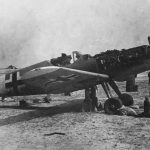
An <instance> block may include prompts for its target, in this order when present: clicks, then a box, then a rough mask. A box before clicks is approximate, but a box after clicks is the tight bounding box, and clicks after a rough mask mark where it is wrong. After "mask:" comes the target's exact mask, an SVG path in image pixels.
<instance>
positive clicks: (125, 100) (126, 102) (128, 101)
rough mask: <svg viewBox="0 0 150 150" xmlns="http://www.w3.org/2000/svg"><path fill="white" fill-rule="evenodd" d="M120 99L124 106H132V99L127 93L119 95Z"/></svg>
mask: <svg viewBox="0 0 150 150" xmlns="http://www.w3.org/2000/svg"><path fill="white" fill-rule="evenodd" d="M120 99H121V101H122V104H123V105H124V106H131V105H133V104H134V101H133V97H132V96H131V95H129V94H127V93H123V94H121V96H120Z"/></svg>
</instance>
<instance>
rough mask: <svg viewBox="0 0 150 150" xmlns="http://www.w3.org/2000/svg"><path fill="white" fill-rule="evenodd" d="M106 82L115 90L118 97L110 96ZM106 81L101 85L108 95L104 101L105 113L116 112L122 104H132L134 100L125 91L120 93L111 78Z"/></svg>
mask: <svg viewBox="0 0 150 150" xmlns="http://www.w3.org/2000/svg"><path fill="white" fill-rule="evenodd" d="M108 83H109V85H110V86H111V87H112V89H113V90H114V91H115V92H116V94H117V95H118V98H114V97H112V95H111V92H110V89H109V86H108ZM108 83H102V87H103V88H104V91H105V93H106V95H107V97H108V100H106V102H105V103H104V110H105V113H107V114H116V113H117V111H118V109H119V108H121V107H122V106H123V105H125V106H130V105H133V103H134V101H133V98H132V96H131V95H129V94H126V93H124V94H122V93H121V92H120V91H119V88H118V86H117V85H116V83H115V82H114V81H113V80H111V79H110V80H109V81H108ZM106 85H107V86H106Z"/></svg>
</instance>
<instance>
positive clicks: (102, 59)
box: [0, 45, 150, 114]
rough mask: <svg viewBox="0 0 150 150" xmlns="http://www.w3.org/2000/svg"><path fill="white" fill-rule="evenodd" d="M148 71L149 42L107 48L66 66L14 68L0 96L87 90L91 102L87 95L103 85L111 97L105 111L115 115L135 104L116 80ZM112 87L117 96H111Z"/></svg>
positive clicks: (0, 83)
mask: <svg viewBox="0 0 150 150" xmlns="http://www.w3.org/2000/svg"><path fill="white" fill-rule="evenodd" d="M76 54H77V53H76ZM146 70H150V46H149V45H142V46H139V47H134V48H130V49H127V50H125V49H124V50H121V51H118V50H112V51H106V52H103V53H101V54H97V55H95V56H93V57H91V56H90V55H81V54H80V55H78V60H76V61H74V62H73V63H71V64H68V65H66V66H60V65H57V66H54V65H53V64H52V60H50V61H43V62H40V63H38V64H34V65H31V66H29V67H26V68H21V69H11V71H9V72H7V73H5V74H2V75H1V76H0V96H2V97H8V96H25V95H36V94H38V95H39V94H59V93H66V92H73V91H78V90H83V89H85V98H86V99H87V100H86V101H85V102H87V104H90V103H91V101H88V96H89V95H90V93H89V92H91V91H93V90H89V89H94V88H93V87H95V86H96V85H98V84H101V85H102V87H103V89H104V91H105V93H106V95H107V97H108V99H107V100H106V102H105V104H104V109H105V112H106V113H108V114H115V113H116V111H117V109H119V108H120V107H122V105H126V106H127V105H132V104H133V98H132V96H130V95H129V94H126V93H121V92H120V90H119V88H118V86H117V85H116V83H115V81H127V80H128V79H130V78H131V77H132V76H135V75H136V74H138V73H141V72H144V71H146ZM110 87H111V88H112V89H113V90H114V91H115V93H116V94H117V96H118V97H117V98H116V97H113V96H112V94H111V92H110ZM95 90H96V89H95ZM93 92H95V91H93ZM83 107H84V105H83Z"/></svg>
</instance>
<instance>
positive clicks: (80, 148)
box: [0, 77, 150, 150]
mask: <svg viewBox="0 0 150 150" xmlns="http://www.w3.org/2000/svg"><path fill="white" fill-rule="evenodd" d="M147 82H148V81H147V78H143V77H139V78H138V79H137V84H138V85H139V92H133V93H131V95H132V96H133V97H134V100H135V104H138V105H140V106H142V104H143V100H144V96H145V95H148V87H147ZM118 85H119V87H120V89H121V91H122V92H124V89H125V83H118ZM36 98H38V99H42V98H43V96H36V97H33V96H30V97H27V99H28V101H29V102H30V103H31V102H32V100H33V99H36ZM52 98H53V101H52V102H51V103H50V104H46V103H37V104H35V103H34V104H33V103H32V104H31V105H30V107H29V108H27V109H19V108H18V107H17V102H10V101H9V100H8V101H6V102H4V103H2V102H0V150H103V149H110V150H112V149H115V150H116V149H118V150H121V149H123V150H124V149H136V150H137V149H139V150H141V149H144V150H145V149H150V118H135V117H128V116H117V115H106V114H104V112H103V111H101V112H94V113H82V112H81V104H82V101H83V99H84V94H83V92H82V91H81V92H74V93H73V94H72V96H71V97H68V96H67V97H64V96H61V95H53V96H52ZM98 98H99V101H101V102H102V103H104V101H105V99H106V96H105V94H104V92H103V90H102V89H101V87H99V91H98ZM140 111H143V110H140Z"/></svg>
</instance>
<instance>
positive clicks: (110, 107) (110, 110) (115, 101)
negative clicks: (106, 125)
mask: <svg viewBox="0 0 150 150" xmlns="http://www.w3.org/2000/svg"><path fill="white" fill-rule="evenodd" d="M121 107H122V102H121V100H120V99H119V98H109V99H108V100H106V102H105V103H104V110H105V113H106V114H112V115H114V114H117V109H119V108H121Z"/></svg>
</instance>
